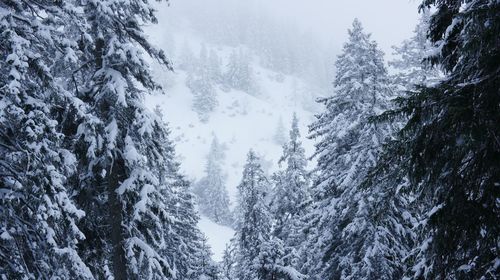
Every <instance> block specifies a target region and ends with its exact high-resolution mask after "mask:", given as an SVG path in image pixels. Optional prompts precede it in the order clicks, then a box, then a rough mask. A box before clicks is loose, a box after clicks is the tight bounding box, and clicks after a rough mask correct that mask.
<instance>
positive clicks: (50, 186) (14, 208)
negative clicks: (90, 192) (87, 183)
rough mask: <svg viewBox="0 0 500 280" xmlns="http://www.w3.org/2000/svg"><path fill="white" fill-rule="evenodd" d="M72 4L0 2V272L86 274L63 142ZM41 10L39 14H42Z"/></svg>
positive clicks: (69, 158)
mask: <svg viewBox="0 0 500 280" xmlns="http://www.w3.org/2000/svg"><path fill="white" fill-rule="evenodd" d="M70 8H71V5H69V7H68V6H66V3H65V2H55V1H2V3H1V4H0V278H2V279H93V276H92V274H91V273H90V270H89V268H88V266H87V265H86V264H85V263H84V262H83V261H82V258H81V255H80V254H79V252H78V250H77V246H78V245H79V242H80V241H82V240H83V239H84V238H85V236H84V235H83V234H82V232H81V228H79V227H78V226H77V223H78V221H79V220H80V219H82V218H83V217H84V216H85V213H84V212H83V211H82V210H80V209H78V207H76V206H75V203H74V202H73V200H72V199H71V192H72V188H71V187H70V184H69V183H68V177H70V176H71V175H72V174H74V173H75V172H76V164H75V163H76V162H75V155H74V153H72V151H70V150H68V149H66V148H65V145H64V143H65V142H64V141H65V137H64V132H65V131H64V128H65V126H67V123H66V121H65V120H66V118H65V116H66V115H67V114H69V112H68V111H66V108H68V107H69V103H70V102H71V101H70V100H71V99H72V96H71V94H70V93H69V92H68V91H66V90H65V89H64V87H62V86H61V80H62V79H63V76H62V75H65V74H66V72H62V71H60V70H61V69H66V68H68V67H71V65H72V63H74V62H75V57H74V52H75V49H76V44H73V43H74V42H71V41H70V40H67V39H66V32H68V30H69V28H67V27H66V23H67V21H68V19H70V18H71V16H70V14H69V13H68V10H69V9H70ZM41 15H43V16H41Z"/></svg>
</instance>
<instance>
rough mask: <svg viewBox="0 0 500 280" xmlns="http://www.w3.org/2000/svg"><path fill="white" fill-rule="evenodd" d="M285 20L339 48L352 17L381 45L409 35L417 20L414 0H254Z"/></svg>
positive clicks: (385, 46)
mask: <svg viewBox="0 0 500 280" xmlns="http://www.w3.org/2000/svg"><path fill="white" fill-rule="evenodd" d="M256 1H258V2H259V5H262V6H263V7H265V8H266V9H268V10H271V11H272V12H273V13H275V14H276V15H277V16H279V17H282V18H283V19H284V20H287V21H296V22H297V23H299V24H300V25H301V26H303V27H304V28H307V29H308V30H310V31H311V32H313V33H317V34H318V35H319V36H320V37H322V38H323V39H324V40H327V41H329V42H331V43H332V44H333V45H334V46H335V47H336V48H338V49H340V48H341V46H342V44H343V42H344V41H345V40H346V38H347V28H349V27H350V26H351V24H352V21H353V19H354V18H358V19H359V20H361V22H362V24H363V26H364V28H365V30H366V31H368V32H370V33H372V38H373V39H375V40H376V41H377V42H378V43H379V45H380V46H381V48H382V49H383V50H384V51H385V52H386V54H390V53H391V52H392V49H391V46H392V45H397V44H399V43H400V42H401V41H403V40H405V39H407V38H409V37H410V36H411V33H412V31H413V29H414V27H415V24H416V23H417V20H418V17H419V15H418V5H419V4H420V1H415V0H256Z"/></svg>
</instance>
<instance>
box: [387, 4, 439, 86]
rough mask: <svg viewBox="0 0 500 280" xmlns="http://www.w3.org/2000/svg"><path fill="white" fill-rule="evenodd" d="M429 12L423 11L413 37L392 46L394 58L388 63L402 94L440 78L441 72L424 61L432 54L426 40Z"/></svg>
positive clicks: (428, 42)
mask: <svg viewBox="0 0 500 280" xmlns="http://www.w3.org/2000/svg"><path fill="white" fill-rule="evenodd" d="M429 20H430V11H429V10H428V9H424V10H422V12H421V17H420V19H419V22H418V24H417V26H416V27H415V30H414V31H413V36H412V37H411V38H410V39H408V40H405V41H403V42H402V43H401V45H400V46H398V47H396V46H394V47H393V49H394V55H395V56H396V58H395V59H394V60H392V61H390V62H389V65H390V66H392V67H393V68H394V69H395V70H396V71H397V73H396V74H395V75H394V77H393V79H394V82H395V84H396V85H397V86H398V87H399V90H400V91H402V92H406V91H410V90H414V89H415V87H416V86H417V85H430V84H434V83H436V82H437V81H438V80H439V79H440V78H441V76H442V74H441V72H440V71H439V70H438V69H437V68H435V67H432V66H431V65H430V64H429V63H426V62H425V59H426V58H427V57H429V55H430V54H431V53H432V52H433V50H434V46H433V45H432V44H431V42H430V41H429V40H428V39H427V36H426V34H427V29H428V27H429Z"/></svg>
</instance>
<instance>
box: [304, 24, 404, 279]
mask: <svg viewBox="0 0 500 280" xmlns="http://www.w3.org/2000/svg"><path fill="white" fill-rule="evenodd" d="M335 65H336V68H337V74H336V76H335V80H334V86H335V90H334V95H333V96H332V97H329V98H326V99H323V100H321V102H322V103H323V104H324V105H325V106H326V111H325V112H324V113H322V114H320V115H318V116H317V120H316V121H315V122H314V123H313V124H312V125H311V126H310V131H311V135H310V137H311V138H314V139H319V141H318V143H317V144H316V152H315V156H316V157H317V158H318V167H317V169H318V173H319V174H318V178H317V179H316V181H315V182H314V185H313V195H314V200H315V201H314V203H313V204H312V205H311V207H310V212H309V213H308V214H307V216H306V217H305V219H304V220H305V221H307V224H306V227H305V231H306V232H307V233H308V237H307V240H308V241H307V242H306V244H305V245H304V246H305V247H304V248H305V250H312V251H314V252H315V254H316V257H313V258H312V259H306V260H305V263H304V265H303V268H304V271H303V272H304V273H306V274H308V275H309V276H311V277H312V278H313V279H397V278H399V277H401V276H402V273H403V267H401V264H400V263H401V260H402V258H403V257H404V252H405V250H404V248H401V246H402V245H401V244H400V243H401V242H400V240H399V235H398V234H400V232H398V231H397V230H398V228H397V226H398V225H399V224H400V220H402V215H401V213H400V212H399V210H400V209H399V208H396V210H394V208H392V207H384V208H380V206H381V205H382V206H385V205H386V204H389V205H390V204H392V203H393V200H395V199H397V198H395V197H394V196H393V195H386V196H382V194H384V193H385V192H387V193H389V194H392V193H393V190H391V189H388V190H383V189H381V188H379V187H378V186H373V185H368V186H364V185H363V184H362V183H363V182H364V181H365V179H366V177H367V175H368V173H369V172H370V170H371V169H372V168H373V167H374V166H375V164H376V162H377V159H378V154H379V152H380V149H381V147H382V144H383V143H384V141H385V138H386V137H387V136H389V135H390V134H391V132H392V128H391V126H390V125H389V124H380V125H379V124H377V125H376V124H375V123H373V122H371V121H370V118H371V117H374V116H376V115H377V114H380V113H382V112H383V111H384V110H387V109H388V108H389V100H390V98H391V95H392V91H391V88H390V87H389V81H388V77H387V71H386V69H385V67H384V63H383V54H382V52H381V51H380V50H378V48H377V45H376V43H375V42H373V41H371V40H370V35H369V34H366V33H364V32H363V28H362V26H361V23H360V22H359V21H358V20H354V23H353V26H352V28H351V29H350V30H349V38H348V41H347V42H346V43H345V44H344V47H343V50H342V53H341V54H340V55H339V56H338V58H337V61H336V63H335ZM386 209H387V211H386ZM401 234H404V232H402V233H401Z"/></svg>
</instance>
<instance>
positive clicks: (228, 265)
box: [219, 238, 237, 280]
mask: <svg viewBox="0 0 500 280" xmlns="http://www.w3.org/2000/svg"><path fill="white" fill-rule="evenodd" d="M236 250H237V248H236V240H235V239H234V238H233V239H231V240H230V241H229V243H228V244H226V248H225V249H224V253H223V255H222V261H221V262H220V265H219V266H220V268H221V275H222V277H221V279H222V280H232V279H235V278H236V272H235V270H236Z"/></svg>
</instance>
